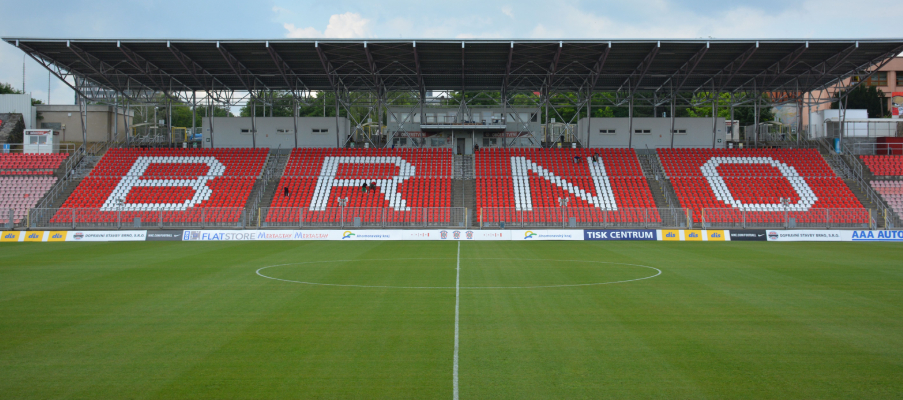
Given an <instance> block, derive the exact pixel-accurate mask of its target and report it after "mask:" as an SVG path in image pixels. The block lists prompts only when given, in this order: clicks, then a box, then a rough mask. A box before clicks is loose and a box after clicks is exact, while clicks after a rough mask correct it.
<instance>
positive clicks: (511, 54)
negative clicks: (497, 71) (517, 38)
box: [502, 42, 514, 90]
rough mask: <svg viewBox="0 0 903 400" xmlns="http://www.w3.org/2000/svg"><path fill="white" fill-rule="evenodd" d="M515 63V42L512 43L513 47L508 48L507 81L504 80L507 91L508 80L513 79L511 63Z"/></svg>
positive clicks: (503, 83)
mask: <svg viewBox="0 0 903 400" xmlns="http://www.w3.org/2000/svg"><path fill="white" fill-rule="evenodd" d="M513 61H514V42H511V47H510V48H508V63H507V64H505V79H504V80H502V85H503V88H505V89H506V90H507V88H508V79H510V78H511V63H512V62H513Z"/></svg>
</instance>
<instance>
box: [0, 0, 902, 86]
mask: <svg viewBox="0 0 903 400" xmlns="http://www.w3.org/2000/svg"><path fill="white" fill-rule="evenodd" d="M0 14H2V15H4V23H3V24H0V36H3V37H10V36H15V37H52V38H250V39H266V38H285V37H306V38H319V37H345V38H347V37H372V38H465V39H466V38H550V39H558V38H612V39H617V38H708V37H712V38H852V37H855V38H888V37H901V36H903V35H901V33H900V30H899V28H898V27H897V26H896V24H895V23H893V21H894V20H895V19H896V18H897V17H898V16H900V15H903V3H901V2H899V1H884V0H858V1H841V0H801V1H794V0H784V1H777V0H760V1H755V2H750V1H723V0H721V1H715V0H701V1H687V0H632V1H559V0H546V1H534V0H520V1H493V0H482V1H473V0H458V1H423V0H420V1H417V0H381V1H350V0H330V1H284V0H267V1H235V2H233V1H225V0H221V1H215V2H214V1H185V0H182V1H174V0H143V1H129V0H117V1H111V0H92V1H84V0H66V1H59V0H36V1H30V2H29V1H22V0H0ZM883 16H889V17H886V18H881V17H883ZM0 60H2V62H0V82H6V83H10V84H12V85H13V86H15V87H18V88H21V87H22V63H23V54H22V52H20V51H19V50H17V49H15V48H14V47H12V46H10V45H7V44H5V43H3V44H0ZM25 69H26V79H25V89H26V91H28V92H31V93H32V95H33V96H34V97H35V98H37V99H41V100H43V101H46V100H47V88H48V79H47V78H48V74H47V71H46V70H44V69H43V68H41V67H40V66H38V65H37V64H36V63H35V62H33V61H31V60H30V59H29V60H27V61H26V62H25ZM50 88H51V89H50V91H51V92H50V93H51V101H52V102H53V103H55V104H60V103H65V104H71V103H72V99H73V95H72V91H71V90H69V89H68V88H66V87H65V85H64V84H63V83H62V82H59V81H55V80H54V81H53V82H51V84H50Z"/></svg>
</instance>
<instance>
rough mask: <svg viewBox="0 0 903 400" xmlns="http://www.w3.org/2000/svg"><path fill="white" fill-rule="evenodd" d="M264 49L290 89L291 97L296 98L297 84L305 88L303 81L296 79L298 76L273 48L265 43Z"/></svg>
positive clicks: (268, 43)
mask: <svg viewBox="0 0 903 400" xmlns="http://www.w3.org/2000/svg"><path fill="white" fill-rule="evenodd" d="M266 48H267V52H269V53H270V58H272V59H273V63H274V64H276V69H278V70H279V74H280V75H282V79H284V80H285V84H286V85H288V87H289V88H291V92H292V95H294V96H295V97H298V96H299V94H298V84H300V85H301V86H303V87H304V88H307V86H305V85H304V81H302V80H301V78H299V77H298V74H296V73H295V72H294V71H292V67H290V66H289V65H288V63H287V62H285V60H284V59H283V58H282V57H281V56H280V55H279V53H278V52H277V51H276V49H275V48H274V47H273V46H270V42H266Z"/></svg>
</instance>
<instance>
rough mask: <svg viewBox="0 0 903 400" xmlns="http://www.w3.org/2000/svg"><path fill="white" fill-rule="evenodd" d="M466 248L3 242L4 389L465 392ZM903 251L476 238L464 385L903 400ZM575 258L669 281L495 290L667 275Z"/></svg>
mask: <svg viewBox="0 0 903 400" xmlns="http://www.w3.org/2000/svg"><path fill="white" fill-rule="evenodd" d="M456 246H457V245H456V243H453V242H355V243H343V242H290V243H287V242H282V243H277V242H270V243H179V242H170V243H166V242H151V243H93V244H92V243H34V244H30V243H21V244H3V245H2V246H0V398H4V399H7V398H8V399H30V398H36V399H38V398H39V399H50V398H84V399H99V398H104V399H105V398H123V399H125V398H136V399H137V398H140V399H145V398H162V399H174V398H179V399H192V398H207V399H224V398H229V399H241V398H249V399H251V398H253V399H263V398H415V399H425V398H439V399H450V398H451V397H452V356H453V353H454V349H453V346H454V320H455V316H454V308H455V290H454V285H455V278H456V269H455V265H456V251H457V247H456ZM413 258H425V259H419V260H417V259H413ZM901 259H903V246H901V245H900V244H895V243H868V244H862V243H640V242H635V243H587V242H533V243H516V242H515V243H508V242H496V243H489V242H483V243H476V242H466V243H462V245H461V260H460V264H461V271H460V279H461V286H462V287H465V288H464V289H461V291H460V310H461V311H460V396H461V398H462V399H491V398H510V399H525V398H537V399H550V398H592V399H597V398H631V399H636V398H666V399H672V398H684V399H700V398H711V399H725V398H731V399H742V398H748V399H761V398H781V399H785V398H806V399H816V398H818V399H830V398H837V399H850V398H869V399H879V398H900V397H901V396H903V262H901ZM335 260H346V261H339V262H335ZM374 260H379V261H374ZM565 260H576V261H602V262H607V263H626V264H639V265H647V266H651V267H656V268H659V269H661V271H662V274H661V275H660V276H657V277H655V278H651V279H645V280H639V281H633V282H628V283H618V284H607V285H595V286H568V287H556V288H533V289H514V288H499V289H486V288H485V287H500V286H501V287H510V286H546V285H578V284H584V283H594V282H609V281H618V280H630V279H637V278H642V277H645V276H649V275H654V274H655V273H656V272H655V271H654V270H651V269H646V268H641V267H631V266H625V265H621V264H606V263H595V262H568V261H565ZM318 261H327V262H318ZM299 263H304V264H299ZM277 264H292V265H285V266H280V267H273V268H269V269H266V270H265V271H264V272H263V273H265V274H266V275H269V276H272V277H275V278H280V279H286V280H296V281H306V282H319V283H331V284H342V285H362V286H417V287H444V288H439V289H398V288H367V287H355V286H321V285H307V284H301V283H292V282H284V281H277V280H272V279H266V278H263V277H260V276H258V275H257V274H256V273H255V271H256V270H257V269H258V268H261V267H264V266H269V265H277ZM449 287H450V288H451V289H448V288H449Z"/></svg>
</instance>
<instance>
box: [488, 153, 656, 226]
mask: <svg viewBox="0 0 903 400" xmlns="http://www.w3.org/2000/svg"><path fill="white" fill-rule="evenodd" d="M594 156H595V160H594V159H593V157H594ZM575 158H576V159H575ZM475 169H476V180H477V182H476V183H477V185H476V187H477V196H476V200H477V209H478V210H481V212H482V213H483V215H482V216H483V219H484V220H486V221H496V220H508V221H511V220H512V215H511V212H512V210H513V211H514V212H517V213H520V214H521V215H518V216H517V218H519V219H520V218H522V219H523V220H525V221H536V222H555V221H559V220H560V218H561V214H560V212H558V211H555V210H553V208H558V207H560V202H559V199H562V198H566V199H568V200H567V207H568V208H569V210H572V212H571V213H570V214H572V215H576V218H577V220H578V221H581V222H582V221H597V222H598V221H603V220H607V221H611V222H643V221H647V220H648V221H651V222H658V221H660V218H659V215H658V214H657V213H656V212H652V213H649V214H648V215H647V211H646V210H645V209H651V208H655V200H654V199H653V198H652V192H651V191H650V190H649V185H648V183H647V182H646V178H645V177H644V176H643V171H642V167H641V166H640V163H639V160H638V159H637V156H636V153H635V152H634V150H633V149H523V148H517V149H484V150H479V151H478V152H477V154H476V157H475ZM639 209H643V210H639Z"/></svg>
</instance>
